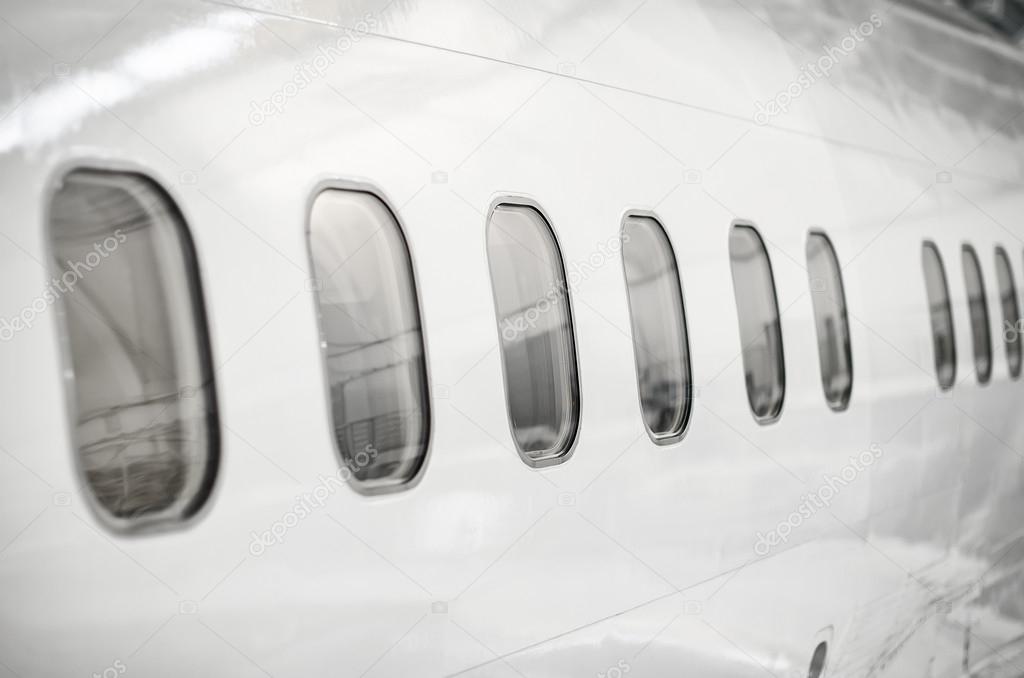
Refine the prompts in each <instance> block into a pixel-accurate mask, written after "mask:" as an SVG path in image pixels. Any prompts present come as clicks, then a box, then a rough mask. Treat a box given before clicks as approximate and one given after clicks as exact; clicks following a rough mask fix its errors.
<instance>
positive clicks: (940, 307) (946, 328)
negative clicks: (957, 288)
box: [921, 242, 956, 390]
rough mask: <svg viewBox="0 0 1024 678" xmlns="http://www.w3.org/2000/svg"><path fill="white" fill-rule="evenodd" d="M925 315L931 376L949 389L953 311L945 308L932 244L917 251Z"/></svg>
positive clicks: (945, 298)
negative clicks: (932, 355) (932, 362)
mask: <svg viewBox="0 0 1024 678" xmlns="http://www.w3.org/2000/svg"><path fill="white" fill-rule="evenodd" d="M921 262H922V265H923V267H924V283H925V290H926V291H927V293H928V312H929V315H930V316H931V322H932V348H933V350H934V353H935V374H936V375H937V377H938V380H939V387H940V388H942V389H944V390H945V389H948V388H952V386H953V382H954V381H956V338H955V336H954V334H953V311H952V309H951V308H950V305H949V286H948V285H947V283H946V268H945V266H943V264H942V256H941V255H940V254H939V249H938V248H937V247H936V246H935V244H934V243H931V242H925V243H924V245H923V246H922V248H921Z"/></svg>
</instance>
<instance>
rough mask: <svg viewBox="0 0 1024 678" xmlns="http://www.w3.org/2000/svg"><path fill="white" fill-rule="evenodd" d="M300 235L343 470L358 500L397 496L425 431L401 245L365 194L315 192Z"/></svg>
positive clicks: (419, 349)
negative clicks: (304, 235) (309, 266)
mask: <svg viewBox="0 0 1024 678" xmlns="http://www.w3.org/2000/svg"><path fill="white" fill-rule="evenodd" d="M308 235H309V249H310V254H311V257H312V261H313V270H314V273H315V275H316V281H317V284H316V297H317V303H318V305H319V315H320V318H319V321H320V333H321V346H322V349H323V359H324V370H325V373H326V380H327V387H328V390H329V392H330V418H331V432H332V434H333V436H334V441H335V444H336V446H337V452H338V454H339V455H340V457H341V462H342V464H343V471H344V472H345V473H346V474H348V476H349V482H350V484H351V485H352V487H353V489H355V490H357V491H359V492H363V493H366V494H374V493H380V492H387V491H393V490H396V489H400V487H401V486H402V485H403V484H405V483H408V482H409V481H411V480H412V479H413V478H414V477H415V476H416V474H417V473H418V472H419V470H420V469H421V467H422V466H423V462H424V460H425V459H426V455H427V445H428V440H429V435H428V434H429V426H430V406H429V402H428V396H427V367H426V359H425V352H424V348H423V334H422V327H421V322H420V312H419V305H418V298H417V295H416V283H415V280H414V276H413V270H412V260H411V258H410V254H409V249H408V245H407V243H406V241H405V237H404V235H403V234H402V231H401V227H400V226H399V224H398V222H397V220H396V219H395V216H394V214H393V213H392V212H391V210H390V209H388V207H387V206H386V205H385V204H384V203H383V202H382V201H381V200H380V199H379V198H377V197H376V196H374V195H373V194H371V193H367V192H364V191H347V190H338V189H327V190H324V191H323V192H321V193H320V194H319V195H318V196H317V197H316V200H314V202H313V208H312V212H311V213H310V217H309V234H308Z"/></svg>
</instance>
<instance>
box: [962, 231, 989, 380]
mask: <svg viewBox="0 0 1024 678" xmlns="http://www.w3.org/2000/svg"><path fill="white" fill-rule="evenodd" d="M962 255H963V256H962V259H963V267H964V284H965V285H966V286H967V309H968V311H970V314H971V340H972V343H973V344H974V371H975V372H977V374H978V381H979V382H980V383H982V384H984V383H985V382H987V381H988V380H989V377H991V376H992V337H991V334H990V331H989V327H988V301H987V300H986V299H985V280H984V279H983V278H982V276H981V263H980V262H979V261H978V255H977V254H976V253H975V251H974V248H973V247H971V246H970V245H964V246H963V250H962Z"/></svg>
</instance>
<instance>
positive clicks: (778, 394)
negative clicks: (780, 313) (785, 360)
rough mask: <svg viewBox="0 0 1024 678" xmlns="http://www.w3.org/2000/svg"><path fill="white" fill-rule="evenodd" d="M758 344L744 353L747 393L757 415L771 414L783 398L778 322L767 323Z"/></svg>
mask: <svg viewBox="0 0 1024 678" xmlns="http://www.w3.org/2000/svg"><path fill="white" fill-rule="evenodd" d="M762 327H763V329H762V330H761V334H760V335H758V337H757V340H755V341H754V342H751V344H750V345H748V346H746V347H745V348H744V349H743V353H744V358H745V361H744V365H745V367H746V382H747V393H748V394H749V397H750V405H751V408H752V409H753V410H754V412H756V413H758V414H764V413H767V412H771V411H772V410H773V409H774V408H775V407H777V403H778V402H779V401H780V400H781V398H782V374H781V372H780V371H779V367H780V366H781V365H782V348H781V343H780V342H781V336H782V335H781V329H780V326H779V323H778V321H771V322H768V323H765V324H764V325H763V326H762Z"/></svg>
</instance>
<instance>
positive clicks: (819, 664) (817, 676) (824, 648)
mask: <svg viewBox="0 0 1024 678" xmlns="http://www.w3.org/2000/svg"><path fill="white" fill-rule="evenodd" d="M826 659H828V643H824V642H822V643H818V647H816V648H814V655H812V656H811V668H810V669H808V671H807V678H821V674H822V672H823V671H824V670H825V660H826Z"/></svg>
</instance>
